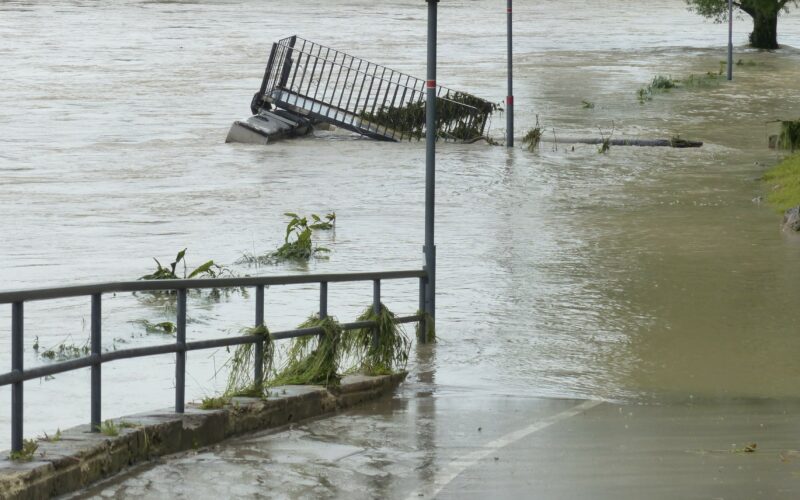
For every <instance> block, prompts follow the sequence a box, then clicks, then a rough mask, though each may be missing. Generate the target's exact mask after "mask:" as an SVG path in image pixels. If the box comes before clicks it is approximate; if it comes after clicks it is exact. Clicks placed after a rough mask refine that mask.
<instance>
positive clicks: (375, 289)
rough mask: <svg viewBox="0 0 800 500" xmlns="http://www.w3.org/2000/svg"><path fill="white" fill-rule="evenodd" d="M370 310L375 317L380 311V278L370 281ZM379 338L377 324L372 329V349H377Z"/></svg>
mask: <svg viewBox="0 0 800 500" xmlns="http://www.w3.org/2000/svg"><path fill="white" fill-rule="evenodd" d="M372 312H373V313H374V314H375V316H376V318H377V316H378V315H379V314H380V313H381V280H374V281H373V282H372ZM379 343H380V338H379V336H378V326H377V325H375V327H374V328H373V329H372V349H374V350H375V351H377V350H378V344H379Z"/></svg>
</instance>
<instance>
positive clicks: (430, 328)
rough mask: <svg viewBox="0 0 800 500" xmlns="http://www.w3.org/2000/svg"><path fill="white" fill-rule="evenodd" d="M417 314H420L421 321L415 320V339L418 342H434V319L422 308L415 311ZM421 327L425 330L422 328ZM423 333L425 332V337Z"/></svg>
mask: <svg viewBox="0 0 800 500" xmlns="http://www.w3.org/2000/svg"><path fill="white" fill-rule="evenodd" d="M417 316H422V322H417V327H416V333H417V340H418V341H420V342H422V341H425V340H427V343H428V344H432V343H434V342H436V320H435V319H434V318H433V316H431V315H430V314H429V313H427V312H426V311H422V310H419V311H417ZM423 327H424V328H425V330H423V329H422V328H423ZM423 333H426V334H427V339H426V338H425V336H424V335H423Z"/></svg>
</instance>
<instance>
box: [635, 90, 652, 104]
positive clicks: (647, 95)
mask: <svg viewBox="0 0 800 500" xmlns="http://www.w3.org/2000/svg"><path fill="white" fill-rule="evenodd" d="M636 97H637V98H638V99H639V104H644V103H645V102H647V101H652V100H653V92H652V91H651V90H650V89H649V88H647V87H642V88H640V89H639V90H638V91H637V92H636Z"/></svg>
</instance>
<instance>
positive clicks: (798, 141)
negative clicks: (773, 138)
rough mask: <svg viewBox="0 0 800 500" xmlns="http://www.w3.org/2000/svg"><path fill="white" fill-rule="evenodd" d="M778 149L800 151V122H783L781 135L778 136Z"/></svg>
mask: <svg viewBox="0 0 800 500" xmlns="http://www.w3.org/2000/svg"><path fill="white" fill-rule="evenodd" d="M778 147H779V148H781V149H788V150H790V151H792V152H794V150H795V149H800V120H794V121H782V122H781V134H780V136H778Z"/></svg>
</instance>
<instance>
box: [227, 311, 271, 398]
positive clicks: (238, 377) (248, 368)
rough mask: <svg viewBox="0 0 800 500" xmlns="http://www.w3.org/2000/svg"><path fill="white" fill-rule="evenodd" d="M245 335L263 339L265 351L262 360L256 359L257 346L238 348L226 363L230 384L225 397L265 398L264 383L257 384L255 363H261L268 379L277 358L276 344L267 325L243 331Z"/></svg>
mask: <svg viewBox="0 0 800 500" xmlns="http://www.w3.org/2000/svg"><path fill="white" fill-rule="evenodd" d="M242 334H243V335H253V336H257V337H261V338H262V340H263V345H264V349H263V351H262V354H263V355H262V356H261V359H259V360H256V359H255V351H256V347H255V344H241V345H238V346H236V349H235V350H234V351H233V356H231V358H230V359H229V360H228V361H227V362H226V363H225V366H228V368H229V370H228V384H227V387H226V389H225V396H226V397H228V398H230V397H233V396H244V397H263V395H264V381H263V380H262V381H261V384H256V381H255V363H261V373H262V374H263V376H264V378H265V379H267V378H269V376H270V375H271V374H272V371H273V359H274V358H275V351H274V344H273V342H272V337H270V334H269V330H268V329H267V327H266V325H260V326H257V327H252V328H245V329H244V330H242Z"/></svg>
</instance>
